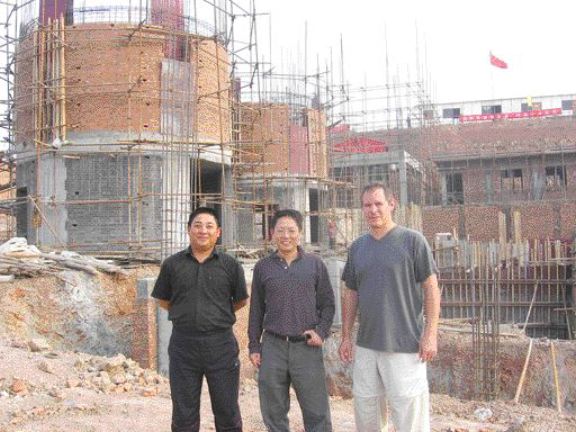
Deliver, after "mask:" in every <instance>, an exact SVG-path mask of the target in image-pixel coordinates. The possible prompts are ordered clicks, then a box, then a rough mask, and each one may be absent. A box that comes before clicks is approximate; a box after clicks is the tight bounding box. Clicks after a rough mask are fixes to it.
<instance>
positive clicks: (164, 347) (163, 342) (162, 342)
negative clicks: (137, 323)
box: [156, 307, 172, 376]
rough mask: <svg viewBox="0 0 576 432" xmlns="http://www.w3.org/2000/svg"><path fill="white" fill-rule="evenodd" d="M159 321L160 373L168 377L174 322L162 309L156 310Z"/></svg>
mask: <svg viewBox="0 0 576 432" xmlns="http://www.w3.org/2000/svg"><path fill="white" fill-rule="evenodd" d="M156 311H157V315H156V319H157V321H158V333H157V335H158V336H157V337H158V339H157V340H158V343H157V347H158V348H157V350H158V372H160V373H161V374H162V375H165V376H168V369H169V367H168V366H169V365H170V362H169V359H168V344H169V343H170V336H172V321H169V320H168V312H167V311H166V310H164V309H162V308H159V307H157V308H156Z"/></svg>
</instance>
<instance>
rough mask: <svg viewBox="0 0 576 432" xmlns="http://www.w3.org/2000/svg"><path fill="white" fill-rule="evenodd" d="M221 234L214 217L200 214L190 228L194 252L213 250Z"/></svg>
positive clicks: (189, 232)
mask: <svg viewBox="0 0 576 432" xmlns="http://www.w3.org/2000/svg"><path fill="white" fill-rule="evenodd" d="M221 232H222V231H221V229H220V228H219V227H218V224H217V223H216V218H215V217H214V216H212V215H211V214H209V213H200V214H199V215H197V216H196V217H195V218H194V219H193V220H192V223H191V224H190V228H188V235H189V236H190V246H191V247H192V250H196V251H207V250H212V249H213V248H214V246H215V245H216V242H217V241H218V237H220V234H221Z"/></svg>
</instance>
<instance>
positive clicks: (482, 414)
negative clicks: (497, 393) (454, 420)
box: [474, 408, 494, 422]
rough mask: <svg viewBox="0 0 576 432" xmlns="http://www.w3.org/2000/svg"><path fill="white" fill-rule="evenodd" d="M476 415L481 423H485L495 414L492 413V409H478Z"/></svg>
mask: <svg viewBox="0 0 576 432" xmlns="http://www.w3.org/2000/svg"><path fill="white" fill-rule="evenodd" d="M474 415H475V416H476V418H477V419H478V420H480V421H481V422H485V421H486V420H488V419H489V418H490V417H492V416H493V415H494V414H493V413H492V410H491V409H490V408H478V409H477V410H476V411H474Z"/></svg>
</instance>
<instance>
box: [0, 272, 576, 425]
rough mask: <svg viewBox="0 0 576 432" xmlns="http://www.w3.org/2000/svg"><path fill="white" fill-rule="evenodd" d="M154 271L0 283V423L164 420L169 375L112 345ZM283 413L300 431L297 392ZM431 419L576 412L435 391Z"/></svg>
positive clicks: (569, 421) (527, 421) (249, 397)
mask: <svg viewBox="0 0 576 432" xmlns="http://www.w3.org/2000/svg"><path fill="white" fill-rule="evenodd" d="M157 271H158V267H157V266H154V265H150V266H142V267H139V268H137V269H133V270H131V271H130V275H129V277H127V278H117V277H112V276H109V275H101V276H98V277H97V279H90V278H86V277H84V276H82V275H80V274H76V273H77V272H72V273H62V274H60V275H57V276H53V275H51V276H46V277H36V278H32V279H17V280H16V281H14V282H11V283H8V284H1V285H0V432H115V431H122V432H125V431H127V430H132V431H138V432H147V431H150V432H163V431H166V432H168V431H169V430H170V415H171V401H170V391H169V385H168V382H167V380H166V379H165V378H163V377H161V376H159V375H158V374H157V373H156V372H155V371H151V370H144V369H141V368H140V367H139V366H138V365H137V364H136V363H135V362H133V361H132V360H130V359H128V358H126V357H124V356H123V355H121V354H117V353H119V352H123V353H127V352H130V351H129V341H130V340H131V331H132V327H131V314H132V313H133V299H134V294H135V292H134V290H135V286H136V280H137V279H138V278H140V277H144V276H153V275H155V274H156V273H157ZM247 314H248V308H244V309H243V310H241V311H240V312H239V314H238V324H237V325H236V326H235V327H236V328H235V331H236V333H237V335H238V338H239V342H240V345H241V346H242V347H243V349H242V355H241V361H242V365H243V367H242V385H241V392H240V406H241V410H242V417H243V420H244V426H245V427H244V430H245V431H246V432H257V431H265V428H264V425H263V424H262V421H261V417H260V410H259V399H258V388H257V385H256V383H255V381H254V380H253V379H252V378H251V377H252V376H253V370H252V367H251V366H250V365H249V362H248V358H247V353H246V349H244V348H245V347H246V344H247V341H246V328H245V326H246V321H247ZM74 350H77V351H74ZM86 352H90V353H92V354H103V355H106V356H108V357H100V356H96V355H89V354H86ZM201 410H202V413H201V416H202V427H201V430H202V431H211V430H215V429H214V425H213V419H212V413H211V409H210V399H209V396H208V392H207V390H206V389H205V390H204V394H203V398H202V407H201ZM331 410H332V419H333V425H334V430H335V431H336V432H352V431H354V430H355V427H354V415H353V403H352V400H350V399H343V398H341V397H333V398H331ZM289 416H290V424H291V430H292V431H297V432H301V431H303V430H304V429H303V426H302V421H301V416H300V410H299V407H298V403H297V401H296V398H295V397H292V408H291V410H290V414H289ZM432 429H433V431H443V432H448V431H450V432H473V431H484V432H487V431H508V432H513V431H516V432H518V431H525V432H527V431H534V432H536V431H557V432H568V431H576V416H571V415H562V414H559V413H557V412H556V411H555V410H553V409H550V408H539V407H534V406H528V405H522V404H518V405H515V404H513V403H511V402H507V401H497V402H489V403H484V402H480V401H465V400H460V399H457V398H453V397H449V396H446V395H432Z"/></svg>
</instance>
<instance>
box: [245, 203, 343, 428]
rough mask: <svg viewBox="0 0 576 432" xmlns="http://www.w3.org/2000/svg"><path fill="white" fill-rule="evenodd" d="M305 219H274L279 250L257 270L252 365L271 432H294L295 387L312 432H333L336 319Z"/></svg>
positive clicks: (288, 215)
mask: <svg viewBox="0 0 576 432" xmlns="http://www.w3.org/2000/svg"><path fill="white" fill-rule="evenodd" d="M301 231H302V215H301V214H300V213H299V212H298V211H296V210H280V211H278V212H276V214H275V215H274V217H273V219H272V238H273V240H274V241H275V242H276V246H277V248H278V250H277V251H276V252H274V253H272V254H271V255H270V256H268V257H266V258H263V259H261V260H260V261H258V263H257V264H256V266H255V267H254V278H253V280H252V292H251V301H250V321H249V328H248V336H249V339H250V344H249V349H250V361H251V362H252V364H253V365H254V366H256V367H257V368H259V369H260V370H259V374H258V388H259V391H260V409H261V411H262V418H263V419H264V424H265V425H266V428H267V430H268V431H271V432H289V431H290V428H289V424H288V416H287V414H288V410H289V408H290V393H289V390H290V384H292V386H293V387H294V390H295V391H296V396H297V397H298V402H299V403H300V408H301V409H302V417H303V420H304V429H305V430H306V432H330V431H332V423H331V420H330V408H329V404H328V391H327V389H326V378H325V373H324V361H323V357H322V344H323V342H324V340H325V339H326V338H327V337H328V336H329V335H330V326H331V325H332V320H333V318H334V293H333V291H332V286H331V284H330V278H329V277H328V271H327V270H326V266H325V265H324V263H323V262H322V260H321V259H320V258H319V257H317V256H316V255H312V254H308V253H305V252H304V251H303V250H302V248H301V247H300V246H299V242H300V232H301Z"/></svg>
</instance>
